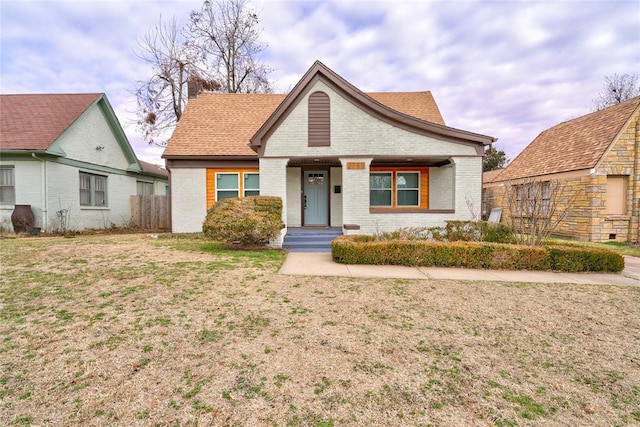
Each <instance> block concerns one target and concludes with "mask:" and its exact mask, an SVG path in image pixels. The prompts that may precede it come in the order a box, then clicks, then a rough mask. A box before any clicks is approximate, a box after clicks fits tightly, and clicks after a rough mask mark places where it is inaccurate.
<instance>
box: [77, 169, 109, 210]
mask: <svg viewBox="0 0 640 427" xmlns="http://www.w3.org/2000/svg"><path fill="white" fill-rule="evenodd" d="M80 206H107V177H106V176H100V175H92V174H89V173H84V172H80Z"/></svg>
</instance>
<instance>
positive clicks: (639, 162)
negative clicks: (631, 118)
mask: <svg viewBox="0 0 640 427" xmlns="http://www.w3.org/2000/svg"><path fill="white" fill-rule="evenodd" d="M632 187H633V190H632V193H631V194H632V202H631V221H629V241H630V242H632V243H638V242H640V116H638V120H637V121H636V138H635V152H634V164H633V186H632ZM634 238H635V239H634Z"/></svg>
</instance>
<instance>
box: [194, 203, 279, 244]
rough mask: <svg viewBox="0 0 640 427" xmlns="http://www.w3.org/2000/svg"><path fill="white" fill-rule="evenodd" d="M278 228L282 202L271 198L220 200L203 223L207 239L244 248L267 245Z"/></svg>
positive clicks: (276, 234)
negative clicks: (244, 246) (245, 246)
mask: <svg viewBox="0 0 640 427" xmlns="http://www.w3.org/2000/svg"><path fill="white" fill-rule="evenodd" d="M281 229H282V199H281V198H280V197H271V196H251V197H243V198H232V199H223V200H220V201H219V202H217V203H215V204H214V205H213V206H212V207H211V208H210V209H209V211H208V212H207V216H206V218H205V220H204V223H203V224H202V231H203V233H204V235H205V236H206V237H207V238H209V239H212V240H217V241H220V242H224V243H235V244H243V245H261V244H265V243H268V242H269V240H270V239H273V238H275V237H277V236H278V235H279V234H280V230H281Z"/></svg>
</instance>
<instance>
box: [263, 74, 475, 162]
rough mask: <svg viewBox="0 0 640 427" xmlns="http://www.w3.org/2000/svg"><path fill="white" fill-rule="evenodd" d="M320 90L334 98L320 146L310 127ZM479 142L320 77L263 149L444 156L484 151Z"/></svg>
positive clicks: (275, 153) (267, 153) (293, 153)
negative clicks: (392, 111) (406, 120)
mask: <svg viewBox="0 0 640 427" xmlns="http://www.w3.org/2000/svg"><path fill="white" fill-rule="evenodd" d="M318 93H321V94H326V95H327V97H328V99H329V113H330V119H329V129H330V138H329V141H330V143H329V144H327V145H325V146H314V144H313V143H312V141H311V140H310V138H311V135H309V133H308V129H309V98H310V97H311V96H312V95H313V94H318ZM477 146H480V147H481V146H482V145H481V144H473V143H468V142H459V141H456V140H453V139H450V138H447V137H445V136H442V135H439V134H437V133H435V132H430V131H428V130H424V129H417V128H414V127H410V126H401V125H399V124H397V123H394V122H393V121H392V120H391V119H389V118H388V117H387V116H384V115H382V114H379V113H377V112H376V111H373V110H371V109H370V108H367V107H366V106H364V105H362V104H359V103H357V102H355V101H354V100H353V99H351V98H350V97H349V96H348V95H347V94H344V93H341V91H338V90H336V89H335V88H333V87H331V85H329V84H327V83H325V82H323V81H320V80H318V81H315V82H313V84H311V85H310V86H309V87H308V88H307V89H306V90H305V91H304V93H303V94H301V95H300V98H299V100H298V102H296V103H295V104H294V105H292V107H291V108H290V109H289V111H287V113H286V114H284V115H283V117H282V119H281V120H280V121H279V123H278V125H277V127H274V128H273V129H272V130H271V132H270V134H269V135H268V136H267V137H266V138H265V143H264V149H263V150H262V152H261V153H259V154H260V155H262V156H263V157H279V156H287V157H314V156H315V157H318V156H319V157H326V156H329V157H338V156H359V155H364V156H376V157H393V156H396V155H405V154H406V155H412V156H432V157H434V159H435V158H440V157H442V159H444V158H446V157H448V156H451V155H471V156H475V155H478V152H477V149H476V147H477Z"/></svg>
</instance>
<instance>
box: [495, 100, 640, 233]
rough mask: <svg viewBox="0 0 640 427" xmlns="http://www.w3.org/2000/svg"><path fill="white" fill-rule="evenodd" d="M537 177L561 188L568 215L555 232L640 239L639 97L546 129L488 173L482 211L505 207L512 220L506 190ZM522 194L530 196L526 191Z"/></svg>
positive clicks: (561, 196) (505, 216) (560, 198)
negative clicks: (517, 152)
mask: <svg viewBox="0 0 640 427" xmlns="http://www.w3.org/2000/svg"><path fill="white" fill-rule="evenodd" d="M536 181H537V182H541V183H542V184H544V183H550V182H554V181H555V182H558V183H559V184H560V187H561V188H562V189H563V192H562V193H561V194H559V195H558V198H559V202H560V204H561V205H560V206H561V209H562V210H563V211H565V212H566V213H565V216H564V218H563V219H562V220H561V222H560V223H559V224H558V227H557V228H556V229H555V230H554V233H553V234H555V235H558V236H563V237H569V238H573V239H577V240H582V241H591V242H606V241H620V242H638V241H640V235H639V230H638V223H639V218H640V97H636V98H632V99H629V100H627V101H625V102H622V103H620V104H617V105H614V106H611V107H608V108H605V109H602V110H599V111H595V112H592V113H590V114H587V115H584V116H581V117H577V118H575V119H572V120H568V121H566V122H563V123H560V124H558V125H556V126H553V127H551V128H550V129H547V130H545V131H544V132H542V133H541V134H540V135H538V136H537V137H536V138H535V139H534V140H533V141H532V142H531V143H530V144H529V145H528V146H527V147H526V148H525V149H524V150H523V151H522V152H521V153H520V154H519V155H518V156H517V157H516V158H515V159H514V160H513V161H512V162H511V163H510V164H509V165H508V166H507V167H506V168H505V169H504V170H502V171H499V172H492V173H491V174H485V179H484V184H483V187H484V197H485V203H486V207H485V209H484V210H485V211H486V210H488V209H490V208H493V207H503V209H504V211H503V220H505V221H509V216H510V215H511V212H509V209H508V206H507V203H506V201H505V200H504V199H505V197H504V194H505V189H506V188H508V187H509V186H513V185H523V183H524V185H525V186H526V183H528V182H536ZM543 188H544V187H543ZM525 190H526V189H525ZM520 196H521V197H522V198H523V199H526V198H527V195H526V191H523V192H522V194H520ZM543 197H551V195H550V194H549V195H548V196H545V195H543Z"/></svg>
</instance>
